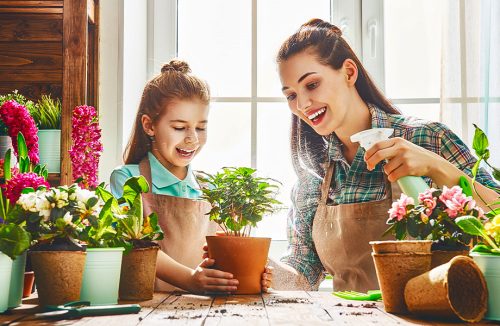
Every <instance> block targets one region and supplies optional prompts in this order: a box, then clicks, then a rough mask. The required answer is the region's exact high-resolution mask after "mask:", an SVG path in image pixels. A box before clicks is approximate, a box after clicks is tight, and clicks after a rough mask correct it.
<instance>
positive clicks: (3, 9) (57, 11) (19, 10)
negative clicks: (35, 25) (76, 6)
mask: <svg viewBox="0 0 500 326" xmlns="http://www.w3.org/2000/svg"><path fill="white" fill-rule="evenodd" d="M0 13H9V14H14V13H31V14H33V13H37V14H62V13H63V9H62V8H52V7H46V8H34V7H24V8H19V7H12V8H11V7H0Z"/></svg>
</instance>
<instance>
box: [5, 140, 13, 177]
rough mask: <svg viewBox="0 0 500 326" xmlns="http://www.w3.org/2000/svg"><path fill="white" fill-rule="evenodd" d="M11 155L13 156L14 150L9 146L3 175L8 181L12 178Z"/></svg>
mask: <svg viewBox="0 0 500 326" xmlns="http://www.w3.org/2000/svg"><path fill="white" fill-rule="evenodd" d="M11 157H12V150H11V149H10V148H9V149H8V150H7V152H6V153H5V160H4V162H3V175H4V179H5V180H6V181H7V180H10V178H12V171H11V170H10V160H11Z"/></svg>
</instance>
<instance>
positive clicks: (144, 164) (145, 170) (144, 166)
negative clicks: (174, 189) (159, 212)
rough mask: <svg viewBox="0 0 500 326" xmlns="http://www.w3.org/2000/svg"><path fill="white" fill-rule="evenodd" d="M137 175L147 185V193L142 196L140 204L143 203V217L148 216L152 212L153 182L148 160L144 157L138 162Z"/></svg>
mask: <svg viewBox="0 0 500 326" xmlns="http://www.w3.org/2000/svg"><path fill="white" fill-rule="evenodd" d="M139 173H140V174H141V175H142V176H143V177H144V178H146V181H147V182H148V184H149V191H148V192H147V193H144V194H142V202H143V205H142V207H143V215H144V216H149V214H151V213H152V212H153V210H152V206H151V205H152V204H153V203H154V198H153V182H152V181H151V180H152V178H151V165H150V164H149V159H148V157H147V156H146V157H145V158H143V159H142V160H141V162H139Z"/></svg>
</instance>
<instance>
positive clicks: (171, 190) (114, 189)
mask: <svg viewBox="0 0 500 326" xmlns="http://www.w3.org/2000/svg"><path fill="white" fill-rule="evenodd" d="M148 158H149V164H150V165H151V179H152V180H151V181H152V183H153V186H152V191H153V193H154V194H160V195H169V196H175V197H183V198H191V199H197V198H199V197H200V196H201V194H202V193H201V191H200V190H199V188H200V186H199V185H198V183H197V182H196V178H195V176H194V174H193V171H192V170H191V167H190V166H188V173H187V176H186V178H185V179H184V180H180V179H179V178H177V177H176V176H175V175H173V174H172V173H171V172H170V171H169V170H167V169H166V168H165V167H164V166H163V165H162V164H161V163H160V162H159V161H158V160H157V159H156V157H155V156H154V155H153V154H151V152H149V153H148ZM139 175H140V173H139V164H126V165H122V166H119V167H117V168H116V169H114V170H113V172H112V173H111V180H110V186H111V193H113V195H114V196H115V197H117V198H120V197H121V196H122V194H123V185H124V184H125V181H127V179H128V178H130V177H134V176H139ZM150 187H151V185H150Z"/></svg>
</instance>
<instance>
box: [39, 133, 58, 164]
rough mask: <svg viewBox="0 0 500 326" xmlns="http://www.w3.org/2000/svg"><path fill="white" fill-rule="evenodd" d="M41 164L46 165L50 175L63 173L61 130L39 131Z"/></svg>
mask: <svg viewBox="0 0 500 326" xmlns="http://www.w3.org/2000/svg"><path fill="white" fill-rule="evenodd" d="M38 148H39V150H40V164H46V165H47V170H48V171H49V172H50V173H59V172H61V130H59V129H47V130H38Z"/></svg>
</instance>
